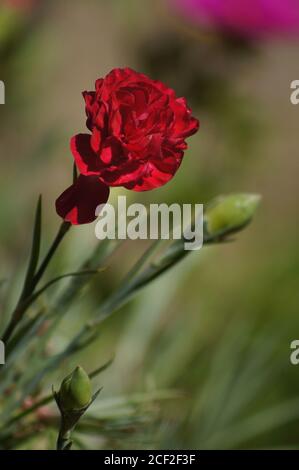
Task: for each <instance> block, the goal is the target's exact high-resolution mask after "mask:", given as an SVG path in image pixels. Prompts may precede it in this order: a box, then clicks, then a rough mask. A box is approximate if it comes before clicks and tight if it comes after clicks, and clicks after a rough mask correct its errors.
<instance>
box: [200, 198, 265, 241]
mask: <svg viewBox="0 0 299 470" xmlns="http://www.w3.org/2000/svg"><path fill="white" fill-rule="evenodd" d="M260 199H261V197H260V196H259V195H258V194H231V195H229V196H220V197H219V198H217V199H215V201H214V202H213V203H212V204H211V205H210V206H209V207H208V208H207V210H206V213H205V217H204V220H205V222H206V227H207V230H208V233H209V234H210V235H217V234H223V233H228V232H234V231H237V230H239V229H241V228H242V227H243V226H245V225H246V224H247V223H249V222H250V220H251V219H252V217H253V215H254V213H255V211H256V209H257V207H258V205H259V202H260Z"/></svg>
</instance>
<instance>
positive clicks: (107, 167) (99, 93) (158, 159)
mask: <svg viewBox="0 0 299 470" xmlns="http://www.w3.org/2000/svg"><path fill="white" fill-rule="evenodd" d="M83 97H84V100H85V105H86V114H87V122H86V125H87V127H88V129H89V130H90V133H89V134H78V135H76V136H74V137H73V138H72V139H71V150H72V153H73V156H74V158H75V162H76V165H77V167H78V170H79V171H80V173H81V175H84V176H85V177H87V178H92V179H91V184H92V186H93V188H95V186H96V184H98V186H99V190H98V201H96V200H95V199H96V198H95V197H94V192H93V190H92V191H90V192H89V191H86V193H85V194H83V192H82V189H81V187H80V190H79V193H80V194H78V197H77V195H76V196H75V194H77V191H78V187H77V183H76V184H75V186H73V187H71V188H69V189H68V190H67V191H68V194H72V197H71V198H69V197H68V198H65V197H62V196H61V197H60V198H59V200H60V204H58V206H59V207H57V211H58V213H59V215H61V216H62V217H63V218H65V214H70V213H71V214H72V216H71V217H70V216H68V219H67V220H69V221H70V222H71V223H88V222H90V221H91V220H90V219H91V217H90V214H91V212H92V210H93V211H94V212H95V209H96V207H97V205H99V204H101V203H104V202H106V201H107V199H106V201H105V200H103V195H104V194H105V196H106V195H107V198H108V192H107V193H105V191H103V190H101V188H102V187H103V184H104V185H106V186H124V187H125V188H127V189H132V190H134V191H148V190H151V189H155V188H158V187H160V186H163V185H164V184H165V183H167V182H168V181H169V180H171V178H172V177H173V176H174V175H175V173H176V171H177V170H178V168H179V166H180V164H181V161H182V158H183V155H184V150H186V148H187V144H186V142H185V139H186V138H187V137H189V136H191V135H192V134H194V133H195V132H196V131H197V130H198V127H199V122H198V120H197V119H195V118H194V117H192V115H191V110H190V109H189V108H188V106H187V104H186V100H185V99H184V98H177V97H176V95H175V92H174V91H173V90H172V89H170V88H167V87H166V86H165V85H163V84H162V83H161V82H158V81H155V80H151V79H150V78H148V77H147V76H146V75H143V74H140V73H137V72H135V71H133V70H131V69H129V68H125V69H114V70H112V72H110V73H109V74H108V75H107V76H106V77H105V78H104V79H99V80H97V81H96V85H95V91H86V92H84V93H83ZM86 181H88V180H86ZM84 184H85V183H84ZM86 186H87V183H86ZM89 193H92V197H90V194H89ZM81 197H84V199H85V202H84V204H83V205H82V207H88V208H89V214H88V217H87V216H86V217H85V214H81V213H80V212H81V211H80V208H79V207H78V206H76V210H74V209H75V207H73V206H72V205H71V202H72V203H74V202H75V201H76V200H81ZM88 199H90V200H88ZM61 201H63V202H62V203H61ZM96 202H97V204H96V205H95V203H96ZM81 209H82V208H81ZM74 214H78V217H76V216H75V217H74V216H73V215H74ZM95 218H96V217H95V215H94V217H93V220H94V219H95Z"/></svg>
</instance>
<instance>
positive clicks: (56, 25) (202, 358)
mask: <svg viewBox="0 0 299 470" xmlns="http://www.w3.org/2000/svg"><path fill="white" fill-rule="evenodd" d="M4 3H6V6H5V11H4ZM8 3H10V6H7V4H8ZM174 3H175V2H173V3H172V2H171V1H170V0H169V1H168V2H166V0H165V1H162V0H155V1H153V0H150V1H149V0H142V1H140V0H126V1H123V0H109V2H108V1H104V0H55V1H42V0H39V1H38V0H36V1H35V2H34V1H31V2H30V1H27V2H25V1H23V2H21V1H19V2H17V1H16V2H13V1H11V2H8V1H7V2H4V0H2V1H1V7H0V79H1V80H3V81H4V82H5V85H6V104H5V105H4V106H1V107H0V142H1V151H0V158H1V171H0V237H1V245H0V260H1V262H0V279H2V278H3V279H8V281H7V282H6V283H5V284H3V285H2V286H1V291H0V294H1V299H0V302H1V322H2V325H3V324H4V323H5V321H6V319H7V314H8V313H9V311H10V308H11V306H12V305H13V303H14V302H15V300H16V295H17V294H18V290H19V288H20V282H21V280H22V275H23V274H24V269H25V263H26V259H27V256H28V250H29V246H30V239H31V229H32V219H33V213H34V206H35V204H36V199H37V196H38V194H39V193H42V194H43V219H44V220H43V228H44V230H43V236H44V242H43V246H44V249H45V248H46V246H47V244H48V243H49V242H50V241H51V239H52V238H53V236H54V234H55V232H56V230H57V227H58V225H59V223H60V221H59V219H58V217H57V215H56V213H55V207H54V202H55V199H56V197H57V196H58V195H59V194H60V193H61V191H62V190H64V189H65V187H66V186H67V185H69V183H70V181H71V178H72V175H71V174H72V156H71V154H70V151H69V139H70V137H71V136H72V135H74V134H75V133H78V132H82V131H83V130H84V125H85V115H84V106H83V99H82V96H81V91H83V90H85V89H92V88H93V84H94V81H95V79H96V78H98V77H102V76H104V75H105V74H106V73H108V72H109V71H110V70H111V69H112V68H114V67H122V66H130V67H132V68H135V69H136V70H138V71H142V72H144V73H146V74H148V75H150V76H151V77H152V78H155V79H158V80H162V81H165V82H166V83H167V84H168V85H169V86H171V87H173V88H175V90H176V92H177V94H178V95H182V96H186V98H187V100H188V103H189V105H190V106H191V107H192V110H193V112H194V114H195V115H196V116H197V117H198V118H199V119H200V121H201V129H200V131H199V132H198V134H196V135H195V136H194V137H193V138H192V139H190V141H189V144H190V145H189V150H188V151H187V152H186V155H185V158H184V161H183V164H182V167H181V169H180V171H179V172H178V174H177V176H176V177H175V178H174V179H173V180H172V181H171V182H170V183H169V184H167V185H166V186H165V187H163V188H160V189H158V190H155V191H153V192H150V193H142V194H141V193H138V194H137V193H136V194H134V193H131V192H126V194H127V196H128V197H129V198H130V199H131V200H132V201H133V200H134V201H138V202H144V203H149V202H169V203H170V202H179V203H190V202H194V203H195V202H202V203H205V202H207V201H209V200H210V199H211V198H213V197H214V196H217V195H219V194H225V193H231V192H256V193H260V194H261V195H262V197H263V202H262V204H261V206H260V209H259V211H258V214H257V217H256V218H255V220H254V223H253V224H252V225H251V226H250V227H249V228H248V229H246V230H245V231H244V232H242V233H241V234H239V235H238V236H237V237H236V240H235V241H234V243H229V244H224V245H220V246H217V247H210V248H205V249H203V250H201V251H200V252H195V253H192V254H191V255H190V256H188V257H187V258H186V259H185V260H184V261H183V262H182V263H181V264H180V265H179V266H177V267H176V268H175V269H173V270H171V271H170V272H168V273H167V274H166V275H165V276H164V277H163V278H161V279H159V280H158V281H156V282H154V283H153V284H152V285H150V286H149V287H148V288H147V289H146V290H145V291H143V292H142V293H140V294H139V296H138V297H137V298H136V299H134V300H133V301H132V302H130V303H129V304H128V305H127V306H125V307H124V308H122V309H121V310H120V311H118V312H116V313H115V314H114V315H113V317H111V318H110V319H109V320H108V321H106V322H105V324H104V325H103V330H102V333H101V335H100V337H99V339H98V341H97V342H96V344H93V345H92V346H90V347H89V348H88V350H86V351H85V352H84V353H80V356H79V357H74V358H73V359H72V361H70V362H68V363H67V364H66V365H65V366H64V367H61V368H60V369H59V370H57V371H55V373H53V375H52V377H50V378H48V380H47V381H45V383H44V384H43V387H44V389H45V390H46V389H47V390H48V389H49V387H50V385H51V383H53V382H54V383H56V384H58V383H59V381H60V380H61V379H62V378H63V377H64V375H65V373H67V372H69V369H70V367H71V366H74V365H76V364H77V363H78V362H79V363H80V364H82V365H83V366H84V367H85V368H86V369H87V370H91V369H92V368H95V367H97V366H98V365H99V364H100V363H103V362H105V361H106V360H107V359H109V358H110V357H112V356H114V357H115V359H114V362H113V364H112V365H111V366H110V368H109V369H108V370H107V371H105V373H104V374H103V375H102V376H101V377H100V379H99V384H100V385H102V386H103V387H104V388H103V392H102V394H101V397H100V398H99V400H98V401H97V403H96V404H95V405H94V408H93V413H94V414H95V415H97V416H98V417H99V420H100V424H99V426H98V429H96V430H93V432H90V433H89V434H86V433H83V432H82V435H80V433H78V435H80V443H79V441H78V443H77V444H78V446H81V447H84V448H93V449H97V448H116V449H120V448H129V449H130V448H200V449H202V448H212V449H213V448H225V449H226V448H228V449H236V448H298V447H299V437H298V436H299V434H298V428H299V366H297V367H296V366H294V365H291V363H290V359H289V356H290V352H291V350H290V343H291V341H292V340H294V339H297V338H298V337H299V308H298V307H299V301H298V281H299V250H298V236H299V225H298V197H299V186H298V174H299V166H298V133H299V106H298V107H297V106H294V105H292V104H291V103H290V83H291V81H292V80H295V79H299V65H298V40H297V39H296V37H294V35H293V36H292V37H287V38H286V37H281V36H279V35H275V36H274V37H267V38H258V39H257V40H248V38H245V39H244V38H242V39H241V38H239V37H236V36H233V35H231V34H228V33H223V31H222V32H219V28H218V30H217V28H216V29H213V28H209V29H207V28H206V27H205V28H203V27H202V26H201V25H200V24H196V23H195V22H194V21H189V20H188V17H186V16H185V15H183V14H181V10H179V9H175V8H174ZM20 5H21V6H20ZM8 10H10V11H9V13H8ZM298 36H299V35H298ZM123 191H124V190H123V189H121V190H117V189H116V190H113V192H112V198H111V200H113V198H114V199H115V198H116V196H117V195H118V194H120V193H121V194H123ZM97 243H98V241H97V240H96V238H95V236H94V231H93V227H92V226H91V225H88V226H83V227H77V228H75V229H73V230H71V232H70V234H69V235H68V238H67V239H66V240H65V241H64V243H63V245H62V246H61V247H60V249H59V256H57V257H56V260H55V261H54V262H53V263H52V264H51V269H50V273H49V276H51V275H53V274H59V273H62V272H66V271H67V272H71V271H73V270H74V269H76V268H77V267H78V265H80V262H81V261H82V259H83V258H85V257H86V256H87V255H88V254H89V253H90V252H91V250H92V248H93V247H94V246H95V245H96V244H97ZM145 247H146V243H145V242H130V241H128V242H126V243H125V245H124V246H122V247H121V248H120V249H119V250H118V251H117V252H116V253H115V254H114V255H113V256H112V257H111V259H110V260H109V264H108V265H107V269H106V270H105V271H104V272H103V273H102V274H101V275H100V276H99V277H97V279H96V281H95V282H93V283H92V285H91V286H90V287H89V288H88V289H86V290H84V292H82V295H81V297H80V299H79V300H77V301H76V302H75V303H74V304H73V306H72V309H71V310H70V311H69V312H68V315H66V317H65V319H64V320H63V322H62V323H61V325H60V327H59V330H57V332H56V334H55V336H54V337H53V339H52V340H51V344H50V345H49V351H50V352H51V353H53V354H54V353H55V351H56V350H57V349H59V348H61V346H62V345H63V344H64V343H65V342H66V341H67V339H68V337H69V335H70V334H72V333H74V332H75V331H76V329H77V328H78V326H79V325H82V323H84V322H86V321H87V319H88V318H89V317H90V316H91V315H92V312H93V310H94V309H95V308H96V307H97V305H99V303H100V302H101V300H102V299H103V298H104V297H105V295H107V293H108V292H110V291H111V290H112V289H114V288H115V287H116V286H117V283H118V282H119V281H120V279H121V277H122V276H123V274H124V272H126V271H127V270H128V269H129V268H130V266H131V265H132V263H133V261H134V260H135V259H137V258H138V256H139V255H140V254H141V253H142V252H143V251H144V249H145ZM48 297H49V298H47V297H46V298H44V299H43V302H45V303H46V302H47V301H50V300H51V293H50V294H49V296H48ZM16 367H24V364H20V362H19V363H18V364H16ZM26 367H30V362H28V363H26ZM53 435H54V431H53V430H49V429H48V428H47V427H45V428H41V432H40V433H39V435H38V436H34V438H31V439H29V440H27V441H25V442H23V443H22V444H21V448H35V449H37V448H47V447H51V442H52V441H51V439H53Z"/></svg>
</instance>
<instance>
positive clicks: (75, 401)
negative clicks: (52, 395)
mask: <svg viewBox="0 0 299 470" xmlns="http://www.w3.org/2000/svg"><path fill="white" fill-rule="evenodd" d="M91 399H92V389H91V382H90V378H89V376H88V375H87V373H86V372H85V371H84V370H83V369H82V367H80V366H78V367H76V369H75V370H74V371H73V372H72V373H71V374H70V375H68V376H67V377H66V378H65V379H64V380H63V382H62V384H61V387H60V390H59V404H60V406H61V408H62V409H63V410H65V411H74V410H81V409H83V408H86V407H87V406H88V405H89V404H90V402H91Z"/></svg>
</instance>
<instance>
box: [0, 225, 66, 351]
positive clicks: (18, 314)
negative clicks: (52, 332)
mask: <svg viewBox="0 0 299 470" xmlns="http://www.w3.org/2000/svg"><path fill="white" fill-rule="evenodd" d="M70 227H71V225H70V224H69V223H68V222H63V223H62V224H61V226H60V228H59V231H58V233H57V235H56V237H55V239H54V241H53V243H52V245H51V247H50V249H49V251H48V253H47V254H46V256H45V258H44V260H43V262H42V263H41V265H40V267H39V269H38V271H37V272H36V274H35V275H34V277H33V280H32V284H31V288H30V291H29V292H26V298H23V296H21V298H20V300H19V302H18V304H17V306H16V308H15V310H14V311H13V313H12V317H11V320H10V322H9V324H8V326H7V328H6V330H5V332H4V334H3V338H2V340H3V341H4V343H7V341H8V340H9V339H10V337H11V335H12V333H13V332H14V330H15V328H16V326H17V325H18V323H19V322H20V320H21V319H22V318H23V315H24V313H25V312H26V310H27V308H28V307H29V305H30V303H29V304H28V302H26V300H27V299H28V298H30V296H31V295H32V294H33V293H34V291H35V288H36V286H37V284H38V283H39V281H40V280H41V278H42V276H43V275H44V273H45V271H46V269H47V267H48V265H49V263H50V261H51V259H52V258H53V255H54V254H55V252H56V250H57V248H58V246H59V245H60V243H61V241H62V240H63V238H64V236H65V235H66V233H67V232H68V230H69V229H70Z"/></svg>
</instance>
